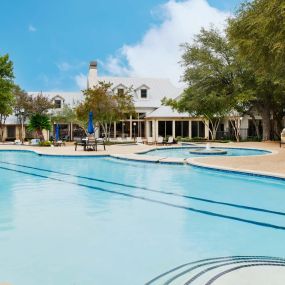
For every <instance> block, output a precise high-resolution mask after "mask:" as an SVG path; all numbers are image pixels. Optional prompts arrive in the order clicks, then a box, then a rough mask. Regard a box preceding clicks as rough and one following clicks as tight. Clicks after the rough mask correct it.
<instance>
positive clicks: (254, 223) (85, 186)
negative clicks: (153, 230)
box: [0, 166, 285, 231]
mask: <svg viewBox="0 0 285 285" xmlns="http://www.w3.org/2000/svg"><path fill="white" fill-rule="evenodd" d="M0 169H3V170H7V171H12V172H17V173H21V174H25V175H30V176H35V177H40V178H45V179H49V180H53V181H58V182H62V183H66V184H71V185H75V186H80V187H83V188H88V189H93V190H97V191H100V192H105V193H109V194H115V195H120V196H123V197H127V198H133V199H138V200H143V201H147V202H151V203H155V204H160V205H165V206H169V207H173V208H176V209H182V210H187V211H189V212H194V213H198V214H203V215H207V216H212V217H217V218H222V219H227V220H232V221H237V222H242V223H246V224H250V225H255V226H260V227H265V228H271V229H275V230H282V231H285V226H279V225H275V224H270V223H265V222H258V221H254V220H247V219H243V218H239V217H235V216H228V215H224V214H219V213H216V212H211V211H206V210H200V209H196V208H191V207H186V206H182V205H177V204H173V203H169V202H165V201H160V200H156V199H152V198H146V197H143V196H138V195H132V194H129V193H123V192H118V191H114V190H109V189H105V188H101V187H95V186H91V185H86V184H82V183H76V182H71V181H66V180H64V179H59V178H55V177H49V176H45V175H40V174H35V173H30V172H26V171H21V170H15V169H11V168H8V167H2V166H0Z"/></svg>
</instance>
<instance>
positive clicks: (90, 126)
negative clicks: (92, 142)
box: [87, 112, 94, 135]
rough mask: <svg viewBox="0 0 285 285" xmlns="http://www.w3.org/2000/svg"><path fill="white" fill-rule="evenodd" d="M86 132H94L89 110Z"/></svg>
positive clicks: (91, 113) (91, 114)
mask: <svg viewBox="0 0 285 285" xmlns="http://www.w3.org/2000/svg"><path fill="white" fill-rule="evenodd" d="M87 132H88V134H90V135H92V134H94V127H93V112H89V119H88V129H87Z"/></svg>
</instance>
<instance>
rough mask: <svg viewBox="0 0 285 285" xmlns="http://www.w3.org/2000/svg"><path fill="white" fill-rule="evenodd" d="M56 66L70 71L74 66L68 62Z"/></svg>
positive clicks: (61, 69)
mask: <svg viewBox="0 0 285 285" xmlns="http://www.w3.org/2000/svg"><path fill="white" fill-rule="evenodd" d="M56 66H57V68H58V69H59V70H60V71H69V70H70V69H71V68H72V65H71V64H69V63H68V62H60V63H58V64H57V65H56Z"/></svg>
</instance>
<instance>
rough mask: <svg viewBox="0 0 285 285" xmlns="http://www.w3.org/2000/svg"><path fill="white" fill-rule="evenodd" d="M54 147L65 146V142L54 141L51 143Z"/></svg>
mask: <svg viewBox="0 0 285 285" xmlns="http://www.w3.org/2000/svg"><path fill="white" fill-rule="evenodd" d="M53 145H54V146H65V142H64V141H62V140H58V141H54V142H53Z"/></svg>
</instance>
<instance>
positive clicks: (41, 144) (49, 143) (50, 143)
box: [39, 141, 52, 147]
mask: <svg viewBox="0 0 285 285" xmlns="http://www.w3.org/2000/svg"><path fill="white" fill-rule="evenodd" d="M51 145H52V142H51V141H44V142H39V146H44V147H47V146H51Z"/></svg>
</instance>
